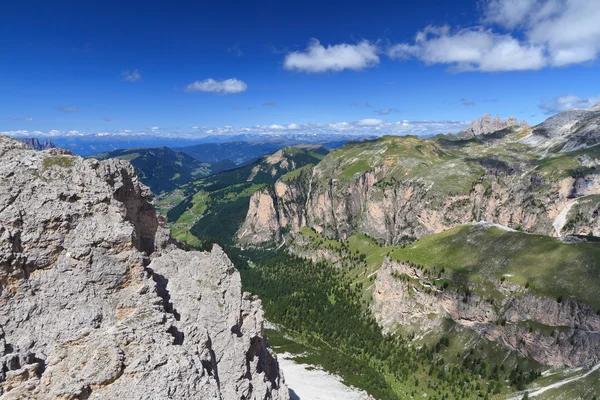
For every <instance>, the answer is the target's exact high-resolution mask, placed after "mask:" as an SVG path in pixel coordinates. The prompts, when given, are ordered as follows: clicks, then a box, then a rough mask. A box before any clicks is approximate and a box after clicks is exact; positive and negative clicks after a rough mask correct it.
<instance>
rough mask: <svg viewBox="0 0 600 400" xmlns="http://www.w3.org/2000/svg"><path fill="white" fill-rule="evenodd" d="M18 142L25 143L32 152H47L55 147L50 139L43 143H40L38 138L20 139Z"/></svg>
mask: <svg viewBox="0 0 600 400" xmlns="http://www.w3.org/2000/svg"><path fill="white" fill-rule="evenodd" d="M17 140H18V141H19V142H22V143H25V144H26V145H27V146H29V147H31V148H32V149H34V150H48V149H53V148H55V147H56V146H55V145H54V143H52V141H50V139H46V140H45V141H44V142H40V141H39V139H38V138H22V139H21V138H20V139H17Z"/></svg>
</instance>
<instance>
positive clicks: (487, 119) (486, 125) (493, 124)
mask: <svg viewBox="0 0 600 400" xmlns="http://www.w3.org/2000/svg"><path fill="white" fill-rule="evenodd" d="M517 125H519V121H518V120H517V119H516V118H515V117H508V118H507V119H506V120H502V119H501V118H500V116H498V115H497V116H496V117H495V118H494V119H492V116H491V115H490V114H484V115H483V117H481V118H478V119H476V120H474V121H473V122H471V123H470V124H469V126H468V127H467V129H465V132H464V134H465V136H466V137H474V136H480V135H488V134H490V133H493V132H496V131H499V130H502V129H504V128H509V127H511V126H517ZM521 126H523V127H526V126H529V125H528V124H527V122H526V121H525V120H523V121H521Z"/></svg>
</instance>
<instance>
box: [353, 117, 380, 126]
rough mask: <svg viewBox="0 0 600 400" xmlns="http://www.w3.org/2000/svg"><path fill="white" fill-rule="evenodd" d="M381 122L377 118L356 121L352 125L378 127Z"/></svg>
mask: <svg viewBox="0 0 600 400" xmlns="http://www.w3.org/2000/svg"><path fill="white" fill-rule="evenodd" d="M383 122H384V121H383V120H381V119H377V118H365V119H361V120H360V121H356V122H355V123H354V124H355V125H357V126H378V125H381V124H383Z"/></svg>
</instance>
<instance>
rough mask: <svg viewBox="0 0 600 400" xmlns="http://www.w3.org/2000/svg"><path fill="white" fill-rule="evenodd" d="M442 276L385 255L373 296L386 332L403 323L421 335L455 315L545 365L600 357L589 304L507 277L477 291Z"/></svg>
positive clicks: (599, 334)
mask: <svg viewBox="0 0 600 400" xmlns="http://www.w3.org/2000/svg"><path fill="white" fill-rule="evenodd" d="M443 278H444V277H443V276H431V274H428V273H427V271H424V270H423V269H421V268H419V267H416V266H414V265H410V264H408V263H403V262H395V261H391V260H389V259H387V260H386V261H385V262H384V263H383V266H382V268H381V269H380V270H379V271H378V273H377V279H376V280H375V291H374V295H373V299H374V301H373V310H374V311H375V315H376V316H377V319H378V321H379V323H380V324H381V325H382V326H383V328H384V330H388V331H389V330H390V329H393V328H394V327H395V326H397V325H403V326H410V327H412V329H415V330H416V331H418V332H419V333H420V334H423V333H424V332H427V331H431V330H433V329H435V328H440V327H441V326H442V325H443V322H444V320H445V319H451V320H453V321H455V322H456V323H458V324H460V325H463V326H466V327H468V328H470V329H473V330H474V331H476V332H478V333H479V334H480V335H481V336H483V337H486V338H488V339H490V340H492V341H495V342H498V343H500V344H502V345H503V346H505V347H507V348H510V349H512V350H514V351H516V352H518V353H519V354H521V355H522V356H525V357H530V358H533V359H535V360H536V361H539V362H541V363H543V364H546V365H552V366H564V365H568V366H571V367H575V366H577V367H580V366H585V367H590V366H592V365H594V364H596V363H598V361H599V360H600V316H599V315H598V314H597V313H596V312H595V311H594V310H592V309H591V308H590V307H589V306H586V305H584V304H581V303H579V302H577V301H574V300H568V299H564V300H562V301H560V302H558V301H556V299H550V298H548V297H543V296H539V295H535V294H533V293H532V292H531V291H530V290H528V289H527V288H523V287H522V286H517V285H513V284H510V283H508V282H507V281H504V280H498V281H496V282H494V286H495V288H496V289H497V292H496V293H494V294H492V293H488V295H487V296H484V295H477V294H473V293H471V292H469V291H468V290H467V291H464V290H457V289H456V288H452V287H450V288H444V287H442V286H439V285H437V284H436V281H440V279H443ZM471 289H473V288H471ZM479 289H480V288H479Z"/></svg>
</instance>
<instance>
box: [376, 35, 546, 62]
mask: <svg viewBox="0 0 600 400" xmlns="http://www.w3.org/2000/svg"><path fill="white" fill-rule="evenodd" d="M388 55H389V56H390V57H391V58H395V59H409V58H417V59H419V60H421V61H423V62H425V63H426V64H447V65H450V66H452V67H453V69H455V70H457V71H488V72H491V71H515V70H536V69H540V68H542V67H544V65H545V64H546V61H545V59H544V52H543V48H542V47H541V46H539V45H534V44H524V43H521V42H519V41H518V40H516V39H515V38H513V37H512V36H510V35H501V34H496V33H494V32H492V31H491V30H490V29H484V28H481V27H478V28H468V29H461V30H459V31H457V32H451V30H450V28H449V27H432V26H428V27H427V28H425V29H424V30H423V31H421V32H419V33H417V36H416V39H415V43H414V44H412V45H409V44H406V43H402V44H397V45H395V46H392V47H391V48H390V49H389V50H388Z"/></svg>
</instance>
